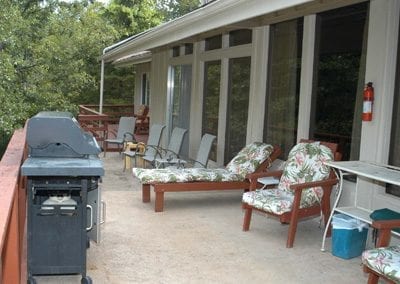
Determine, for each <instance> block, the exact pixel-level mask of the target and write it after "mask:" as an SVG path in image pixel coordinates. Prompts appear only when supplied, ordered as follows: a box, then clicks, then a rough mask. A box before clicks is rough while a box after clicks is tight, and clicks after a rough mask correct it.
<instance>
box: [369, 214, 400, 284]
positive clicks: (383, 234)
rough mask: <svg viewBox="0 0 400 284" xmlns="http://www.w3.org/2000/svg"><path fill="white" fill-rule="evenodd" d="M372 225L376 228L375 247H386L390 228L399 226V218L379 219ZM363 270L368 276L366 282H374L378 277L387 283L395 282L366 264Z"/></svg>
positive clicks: (373, 283)
mask: <svg viewBox="0 0 400 284" xmlns="http://www.w3.org/2000/svg"><path fill="white" fill-rule="evenodd" d="M372 227H374V228H375V229H378V241H377V244H376V247H378V248H379V247H387V246H389V243H390V237H391V230H392V229H394V228H399V227H400V220H385V221H383V220H381V221H374V222H372ZM363 270H364V272H366V273H369V276H368V282H367V283H368V284H376V283H378V281H379V278H382V279H384V280H385V281H386V282H388V283H392V284H395V283H396V282H394V281H392V280H390V279H388V278H386V277H385V276H384V275H382V274H380V273H379V272H377V271H375V270H372V269H371V268H369V267H368V266H366V265H363Z"/></svg>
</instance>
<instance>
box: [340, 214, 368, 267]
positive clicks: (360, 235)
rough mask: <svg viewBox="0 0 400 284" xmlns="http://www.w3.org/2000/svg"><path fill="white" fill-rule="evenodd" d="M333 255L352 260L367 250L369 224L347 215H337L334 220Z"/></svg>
mask: <svg viewBox="0 0 400 284" xmlns="http://www.w3.org/2000/svg"><path fill="white" fill-rule="evenodd" d="M332 228H333V230H332V254H333V255H334V256H337V257H340V258H343V259H350V258H353V257H357V256H360V255H361V253H362V252H363V251H364V250H365V242H366V241H367V236H368V224H366V223H364V222H362V221H360V220H357V219H354V218H352V217H350V216H347V215H345V214H335V215H333V219H332Z"/></svg>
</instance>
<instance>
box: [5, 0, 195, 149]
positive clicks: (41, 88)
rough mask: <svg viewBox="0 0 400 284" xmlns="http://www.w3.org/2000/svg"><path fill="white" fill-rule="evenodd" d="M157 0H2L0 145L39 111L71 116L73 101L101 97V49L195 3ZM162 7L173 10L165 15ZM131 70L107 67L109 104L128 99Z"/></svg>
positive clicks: (130, 90)
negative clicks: (105, 4)
mask: <svg viewBox="0 0 400 284" xmlns="http://www.w3.org/2000/svg"><path fill="white" fill-rule="evenodd" d="M160 1H161V0H160ZM161 2H163V3H164V4H163V5H166V6H163V5H161V6H160V5H159V4H160V3H159V2H158V1H156V0H111V2H110V4H109V5H107V6H104V5H103V4H102V3H100V2H97V1H91V0H80V1H79V0H75V1H72V0H68V1H65V2H64V1H60V0H45V1H44V0H19V1H16V0H0V7H3V9H0V62H1V68H0V113H1V116H0V148H2V144H4V143H3V142H1V141H2V140H4V139H5V137H9V135H11V133H12V132H13V130H14V129H16V128H19V127H22V126H23V125H24V123H25V121H26V120H27V119H28V118H29V117H31V116H33V115H35V114H36V113H38V112H39V111H42V110H48V111H49V110H60V111H71V112H73V113H74V114H76V112H77V105H78V104H84V103H98V96H99V95H98V94H99V85H100V84H99V80H100V63H99V57H100V56H101V54H102V50H103V49H104V48H105V47H107V46H110V45H111V44H113V43H115V42H117V41H118V40H120V39H122V38H125V37H127V36H131V35H133V34H137V33H140V32H142V31H144V30H147V29H149V28H151V27H154V26H156V25H158V24H160V23H161V22H162V21H165V20H166V19H169V18H170V17H172V16H171V15H172V14H173V15H175V16H177V15H178V14H179V13H183V12H185V11H188V9H189V8H188V7H189V6H190V7H194V6H193V5H192V4H191V3H195V2H198V1H195V0H190V1H184V2H183V3H184V5H185V7H182V8H181V7H179V5H178V4H177V3H176V2H175V1H164V0H162V1H161ZM4 7H6V8H4ZM161 7H162V8H161ZM165 9H167V10H168V11H169V12H171V13H172V12H173V13H172V14H169V15H168V16H167V13H166V11H167V10H165ZM190 9H191V8H190ZM133 76H134V72H133V68H123V69H115V68H113V67H109V66H108V67H107V68H106V74H105V81H106V91H107V92H108V93H107V94H106V99H107V102H108V103H123V102H133V90H134V85H133V84H134V83H133V82H134V79H133ZM0 152H1V151H0Z"/></svg>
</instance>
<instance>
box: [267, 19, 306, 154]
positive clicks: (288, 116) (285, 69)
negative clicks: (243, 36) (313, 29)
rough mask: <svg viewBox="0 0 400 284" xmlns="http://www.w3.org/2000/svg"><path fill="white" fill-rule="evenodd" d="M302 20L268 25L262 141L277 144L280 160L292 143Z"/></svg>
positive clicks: (298, 90)
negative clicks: (280, 150) (280, 152)
mask: <svg viewBox="0 0 400 284" xmlns="http://www.w3.org/2000/svg"><path fill="white" fill-rule="evenodd" d="M302 41H303V19H296V20H291V21H287V22H282V23H279V24H275V25H272V26H271V29H270V47H269V65H268V80H267V97H266V106H265V123H264V125H265V126H264V141H267V143H270V144H273V145H280V146H281V148H282V158H283V157H287V155H288V153H289V151H290V149H291V148H292V147H293V145H294V144H296V136H297V119H298V110H299V93H300V71H301V54H302Z"/></svg>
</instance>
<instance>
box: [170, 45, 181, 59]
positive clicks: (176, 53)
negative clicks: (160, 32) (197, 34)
mask: <svg viewBox="0 0 400 284" xmlns="http://www.w3.org/2000/svg"><path fill="white" fill-rule="evenodd" d="M179 55H180V47H179V46H174V47H173V48H172V57H178V56H179Z"/></svg>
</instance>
